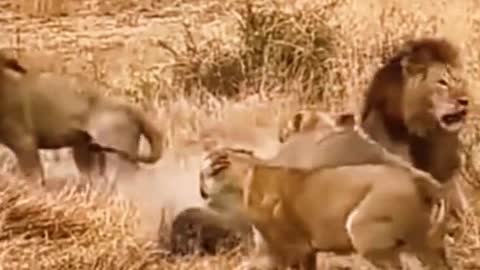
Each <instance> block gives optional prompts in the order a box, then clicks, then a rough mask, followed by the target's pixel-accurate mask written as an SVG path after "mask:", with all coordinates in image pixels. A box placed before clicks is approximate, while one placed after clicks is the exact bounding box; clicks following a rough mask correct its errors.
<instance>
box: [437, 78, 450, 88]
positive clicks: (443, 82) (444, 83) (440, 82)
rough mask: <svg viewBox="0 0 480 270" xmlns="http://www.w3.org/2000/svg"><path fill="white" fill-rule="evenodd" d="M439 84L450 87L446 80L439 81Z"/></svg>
mask: <svg viewBox="0 0 480 270" xmlns="http://www.w3.org/2000/svg"><path fill="white" fill-rule="evenodd" d="M437 83H438V84H439V85H441V86H443V87H448V83H447V81H445V80H444V79H440V80H438V81H437Z"/></svg>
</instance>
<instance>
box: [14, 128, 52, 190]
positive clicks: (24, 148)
mask: <svg viewBox="0 0 480 270" xmlns="http://www.w3.org/2000/svg"><path fill="white" fill-rule="evenodd" d="M7 146H8V147H9V148H10V149H11V150H12V151H13V152H14V153H15V155H16V157H17V160H18V165H19V167H20V169H21V170H22V172H23V174H25V176H26V177H28V178H31V179H34V180H35V181H37V182H38V183H39V184H40V186H42V187H44V186H45V174H44V172H43V167H42V163H41V161H40V155H39V153H38V148H37V145H36V143H35V139H34V138H33V137H31V136H22V139H19V140H17V141H15V142H14V143H7Z"/></svg>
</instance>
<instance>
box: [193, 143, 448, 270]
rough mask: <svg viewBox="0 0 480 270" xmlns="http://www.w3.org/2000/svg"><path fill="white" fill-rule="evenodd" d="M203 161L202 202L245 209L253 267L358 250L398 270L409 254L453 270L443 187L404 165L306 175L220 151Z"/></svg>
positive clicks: (307, 264) (304, 262)
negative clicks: (446, 248)
mask: <svg viewBox="0 0 480 270" xmlns="http://www.w3.org/2000/svg"><path fill="white" fill-rule="evenodd" d="M387 155H388V154H387ZM397 161H398V162H397ZM204 162H205V167H204V169H203V170H202V173H201V177H200V185H201V192H202V194H203V198H204V199H206V200H212V201H216V203H217V204H222V203H223V204H225V206H224V208H226V209H231V208H237V209H241V210H243V214H244V215H245V218H246V219H248V220H249V221H250V222H252V224H253V225H254V227H255V229H256V231H257V232H256V241H257V243H256V244H257V247H256V250H255V254H254V257H253V259H252V260H251V261H250V262H249V264H248V265H247V266H248V267H251V268H248V267H247V268H248V269H284V268H286V267H289V266H294V265H300V267H302V269H316V259H315V258H316V256H315V253H316V252H318V251H332V252H337V253H340V254H345V253H350V252H354V251H356V252H358V253H360V254H362V255H363V256H365V257H366V258H367V259H370V260H371V261H372V262H373V263H374V264H376V265H378V266H384V265H385V264H394V265H396V266H398V264H399V258H398V254H399V252H401V251H405V250H408V251H413V252H414V253H415V254H416V255H418V256H419V258H420V259H421V260H422V261H423V262H424V263H425V264H427V265H429V266H431V267H436V268H435V269H442V267H443V269H450V267H449V264H448V262H447V261H446V258H445V251H444V247H443V245H442V241H441V239H442V236H443V232H444V230H443V225H444V224H445V216H444V214H443V212H444V207H443V208H441V210H439V211H438V212H436V211H433V210H432V209H433V206H434V205H436V204H437V203H438V202H443V199H442V198H443V189H442V185H441V184H440V183H438V182H437V181H436V180H435V179H433V178H432V177H431V176H430V175H428V174H425V173H423V172H421V171H418V170H415V169H414V168H413V167H411V166H409V165H408V164H406V163H405V162H403V161H401V160H400V159H395V161H394V160H393V159H392V160H391V162H390V163H388V162H385V163H383V164H381V163H378V164H368V165H354V166H335V167H331V166H326V167H315V168H310V169H305V168H292V167H289V166H288V165H272V164H271V161H269V160H260V159H258V158H256V157H255V156H254V155H252V154H251V153H248V152H245V151H243V152H239V151H236V150H232V149H219V150H216V151H212V152H210V153H209V155H207V157H206V159H205V161H204ZM227 194H230V195H231V196H230V197H229V198H228V199H227V200H226V199H225V198H226V197H227ZM432 216H433V217H434V218H433V219H431V218H432ZM431 220H433V221H431Z"/></svg>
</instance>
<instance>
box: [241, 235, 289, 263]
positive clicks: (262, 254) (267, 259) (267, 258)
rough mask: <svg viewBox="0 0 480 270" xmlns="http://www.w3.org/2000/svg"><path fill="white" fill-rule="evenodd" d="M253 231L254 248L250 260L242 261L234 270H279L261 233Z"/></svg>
mask: <svg viewBox="0 0 480 270" xmlns="http://www.w3.org/2000/svg"><path fill="white" fill-rule="evenodd" d="M252 231H253V241H254V244H255V248H254V250H253V252H252V255H251V258H249V259H248V260H246V261H244V262H243V263H242V264H241V265H240V266H238V267H237V269H236V270H280V269H282V268H281V267H279V266H278V265H277V262H276V259H275V258H274V257H273V256H272V251H271V250H270V248H269V246H268V243H267V242H266V241H265V239H264V238H263V236H262V235H261V233H260V232H259V231H258V230H257V229H256V228H255V227H253V228H252Z"/></svg>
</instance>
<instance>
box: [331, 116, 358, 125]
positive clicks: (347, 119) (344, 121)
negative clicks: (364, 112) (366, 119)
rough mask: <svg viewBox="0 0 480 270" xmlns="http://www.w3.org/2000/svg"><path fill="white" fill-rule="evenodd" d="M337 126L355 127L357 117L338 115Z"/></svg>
mask: <svg viewBox="0 0 480 270" xmlns="http://www.w3.org/2000/svg"><path fill="white" fill-rule="evenodd" d="M335 124H336V125H337V126H341V127H353V126H354V125H355V115H354V114H353V113H341V114H339V115H337V117H336V119H335Z"/></svg>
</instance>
